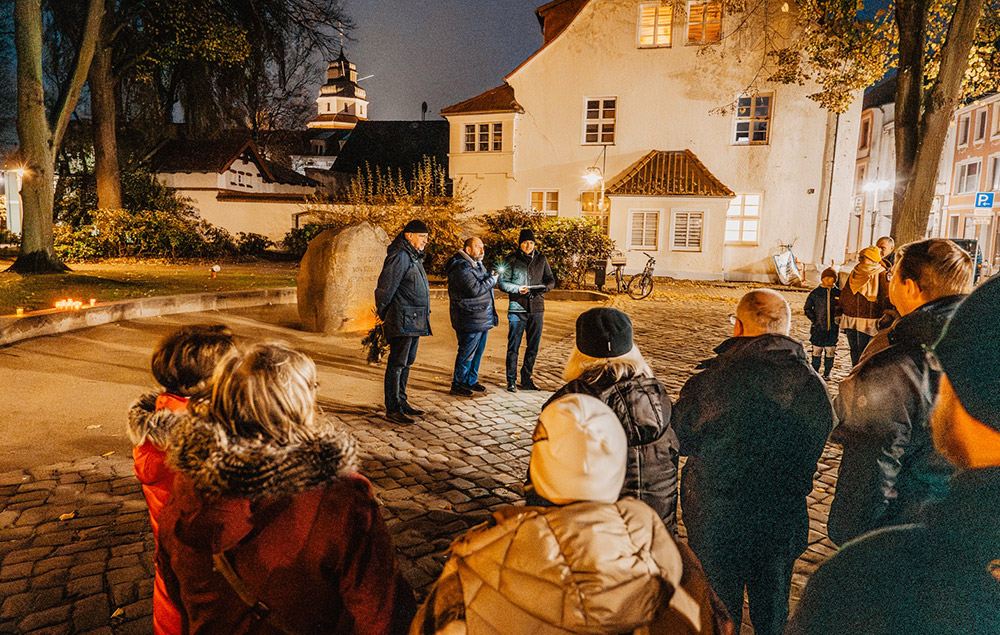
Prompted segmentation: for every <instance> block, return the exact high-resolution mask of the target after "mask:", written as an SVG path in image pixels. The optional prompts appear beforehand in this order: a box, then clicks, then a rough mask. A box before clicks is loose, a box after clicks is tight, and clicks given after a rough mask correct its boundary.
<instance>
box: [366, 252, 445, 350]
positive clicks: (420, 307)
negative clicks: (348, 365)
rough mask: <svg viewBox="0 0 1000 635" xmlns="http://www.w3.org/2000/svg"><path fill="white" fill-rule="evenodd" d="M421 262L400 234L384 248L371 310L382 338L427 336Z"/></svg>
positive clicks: (425, 289) (427, 299)
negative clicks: (381, 328)
mask: <svg viewBox="0 0 1000 635" xmlns="http://www.w3.org/2000/svg"><path fill="white" fill-rule="evenodd" d="M423 259H424V255H423V253H421V252H419V251H417V250H416V249H415V248H414V247H413V245H411V244H410V241H408V240H406V238H405V237H404V236H403V234H402V233H400V234H399V235H398V236H396V239H395V240H393V241H392V243H391V244H390V245H389V248H388V249H386V256H385V262H384V263H383V264H382V273H381V274H380V275H379V277H378V286H377V287H376V288H375V310H376V311H377V312H378V316H379V317H380V318H382V321H383V322H384V323H385V336H386V337H398V336H407V337H419V336H421V335H430V334H431V323H430V313H431V292H430V286H429V285H428V284H427V273H426V272H425V271H424V265H423Z"/></svg>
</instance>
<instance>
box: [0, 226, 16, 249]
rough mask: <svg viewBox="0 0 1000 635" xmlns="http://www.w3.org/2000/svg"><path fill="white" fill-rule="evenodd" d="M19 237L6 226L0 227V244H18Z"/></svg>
mask: <svg viewBox="0 0 1000 635" xmlns="http://www.w3.org/2000/svg"><path fill="white" fill-rule="evenodd" d="M20 244H21V237H20V236H18V235H17V234H15V233H14V232H12V231H10V230H9V229H7V228H6V227H3V228H0V245H20Z"/></svg>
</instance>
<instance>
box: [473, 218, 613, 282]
mask: <svg viewBox="0 0 1000 635" xmlns="http://www.w3.org/2000/svg"><path fill="white" fill-rule="evenodd" d="M477 220H479V221H480V222H481V223H482V225H483V226H484V227H485V228H486V230H487V231H486V232H485V234H484V236H483V242H484V244H485V246H486V256H485V257H484V262H486V263H488V265H487V266H494V265H496V264H499V263H500V262H502V261H503V260H504V259H506V258H507V256H508V255H509V254H510V253H512V252H513V251H514V250H515V249H517V247H518V244H517V239H518V234H520V232H521V230H522V229H524V228H530V229H532V230H534V232H535V243H536V244H537V246H538V249H539V250H541V252H542V253H544V254H545V257H546V258H548V261H549V266H550V267H552V273H553V274H554V275H555V276H556V279H557V280H559V282H560V285H563V286H565V285H569V286H579V285H581V284H583V278H584V274H586V272H587V270H588V269H590V268H591V267H592V266H593V265H592V263H593V261H594V260H598V259H601V258H607V256H608V253H609V252H610V251H611V250H612V249H613V248H614V241H612V240H611V239H610V238H608V237H607V236H606V235H605V234H604V231H603V230H602V229H601V226H600V224H599V223H598V222H597V221H596V220H594V219H590V218H586V217H580V216H578V217H573V218H559V217H555V216H547V215H545V214H541V213H538V212H534V211H532V210H528V209H525V208H523V207H518V206H512V207H505V208H504V209H502V210H500V211H498V212H494V213H492V214H486V215H483V216H480V217H479V218H478V219H477Z"/></svg>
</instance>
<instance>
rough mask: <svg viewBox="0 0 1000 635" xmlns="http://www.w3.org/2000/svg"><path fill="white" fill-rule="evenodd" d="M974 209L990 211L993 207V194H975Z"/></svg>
mask: <svg viewBox="0 0 1000 635" xmlns="http://www.w3.org/2000/svg"><path fill="white" fill-rule="evenodd" d="M976 207H979V208H982V207H985V208H986V209H990V208H992V207H993V192H976Z"/></svg>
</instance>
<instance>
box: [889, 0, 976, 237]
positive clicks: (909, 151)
mask: <svg viewBox="0 0 1000 635" xmlns="http://www.w3.org/2000/svg"><path fill="white" fill-rule="evenodd" d="M983 4H984V0H958V2H957V3H956V4H955V12H954V14H953V15H952V18H951V22H950V23H949V25H948V32H947V36H946V37H945V41H944V45H943V46H942V49H941V67H940V69H939V71H938V76H937V77H936V78H935V79H934V83H933V84H932V85H931V87H930V88H929V89H928V90H927V92H926V94H925V95H922V96H917V97H915V96H914V94H913V93H914V92H917V90H918V89H919V86H920V85H921V84H922V83H923V77H922V72H921V74H920V76H919V79H920V82H919V83H917V84H915V85H912V82H914V81H915V79H916V73H915V71H911V69H912V68H913V67H914V65H916V64H919V65H920V68H921V69H922V68H923V47H924V33H923V27H922V26H921V30H920V32H919V35H920V37H919V40H917V41H913V40H915V37H914V34H913V32H912V31H910V30H908V29H912V28H914V20H915V16H914V15H912V13H913V12H914V11H919V12H921V17H920V24H921V25H923V24H925V22H924V18H923V16H924V15H926V12H927V10H928V6H927V5H926V4H924V2H923V1H922V0H914V1H913V2H910V1H906V2H903V1H902V0H900V2H897V9H896V12H897V13H896V15H897V24H898V27H899V33H900V43H899V75H898V76H897V80H896V81H897V85H896V103H897V117H896V124H895V126H896V176H897V181H896V188H895V195H894V197H893V202H892V232H891V233H892V236H893V238H894V239H895V241H896V243H897V244H906V243H908V242H911V241H914V240H920V239H922V238H924V237H925V236H926V235H927V221H928V219H929V218H930V213H931V206H932V205H933V203H934V191H935V187H936V185H937V180H938V167H939V165H940V162H941V153H942V151H943V150H944V143H945V140H946V139H947V137H948V127H949V126H950V125H951V118H952V115H953V114H954V113H955V108H956V106H957V105H958V102H959V98H960V94H961V90H962V78H963V77H964V76H965V71H966V69H967V68H968V66H969V51H970V50H971V49H972V43H973V40H974V39H975V35H976V29H977V28H978V26H979V20H980V18H981V16H982V14H983ZM904 20H906V21H905V22H904ZM904 43H905V46H904ZM904 55H905V57H904ZM904 62H905V67H904ZM904 73H905V75H904ZM904 87H905V88H904ZM915 105H916V106H917V110H916V112H914V111H913V108H914V106H915ZM903 108H905V109H906V110H905V112H904V111H903Z"/></svg>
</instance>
